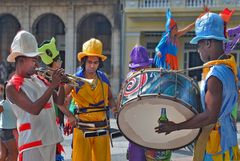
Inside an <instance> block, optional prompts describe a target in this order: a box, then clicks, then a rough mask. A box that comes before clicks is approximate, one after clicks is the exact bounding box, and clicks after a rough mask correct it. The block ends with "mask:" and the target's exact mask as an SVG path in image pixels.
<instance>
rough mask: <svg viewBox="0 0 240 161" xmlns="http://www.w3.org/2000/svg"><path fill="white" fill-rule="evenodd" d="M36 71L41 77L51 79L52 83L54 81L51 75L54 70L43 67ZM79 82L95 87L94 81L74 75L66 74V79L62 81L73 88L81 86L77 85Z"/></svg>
mask: <svg viewBox="0 0 240 161" xmlns="http://www.w3.org/2000/svg"><path fill="white" fill-rule="evenodd" d="M35 71H37V72H38V74H40V75H41V76H43V77H45V78H47V79H49V80H50V81H51V80H52V76H51V75H50V74H49V73H51V72H52V71H54V70H53V69H51V68H43V67H40V68H36V69H35ZM77 81H81V82H84V83H88V84H90V85H91V86H92V85H93V79H87V78H83V77H77V76H74V75H71V74H66V73H65V74H64V78H63V80H61V82H62V83H66V84H68V85H70V86H72V87H77V86H79V84H78V83H77Z"/></svg>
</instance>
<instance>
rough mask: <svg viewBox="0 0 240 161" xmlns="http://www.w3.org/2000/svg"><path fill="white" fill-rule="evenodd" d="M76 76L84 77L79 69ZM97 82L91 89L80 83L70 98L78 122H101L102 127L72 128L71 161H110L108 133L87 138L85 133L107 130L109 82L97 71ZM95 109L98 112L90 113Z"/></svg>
mask: <svg viewBox="0 0 240 161" xmlns="http://www.w3.org/2000/svg"><path fill="white" fill-rule="evenodd" d="M76 76H79V77H85V76H84V71H83V70H82V69H81V70H79V71H78V72H77V73H76ZM97 76H98V81H97V84H96V87H95V88H94V89H93V88H92V87H91V85H89V84H87V83H84V84H83V83H82V82H80V83H79V84H80V85H81V87H80V88H78V87H77V88H75V89H74V90H73V91H72V98H73V100H74V102H75V104H76V106H77V108H78V110H79V111H81V112H80V113H81V114H78V117H79V121H80V122H82V123H93V124H95V123H96V124H95V125H97V122H99V123H100V122H101V123H102V126H100V127H98V128H84V126H80V127H79V128H74V132H73V153H72V160H73V161H90V160H91V161H110V160H111V155H110V138H109V135H108V133H105V134H103V135H102V136H92V137H87V135H85V136H86V137H85V136H84V134H86V133H85V132H90V131H92V132H93V133H94V132H95V133H96V134H97V130H99V129H102V130H106V128H107V124H105V123H107V121H108V120H107V119H108V118H107V111H105V109H106V108H108V90H109V86H110V84H109V80H108V79H107V77H106V76H105V74H104V73H103V72H101V71H99V70H97ZM96 109H98V110H102V111H100V112H90V111H95V110H96ZM99 134H100V133H99Z"/></svg>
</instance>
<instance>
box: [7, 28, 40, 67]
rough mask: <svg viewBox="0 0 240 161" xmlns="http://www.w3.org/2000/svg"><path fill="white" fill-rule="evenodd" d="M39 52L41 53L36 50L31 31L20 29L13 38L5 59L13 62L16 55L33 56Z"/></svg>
mask: <svg viewBox="0 0 240 161" xmlns="http://www.w3.org/2000/svg"><path fill="white" fill-rule="evenodd" d="M40 54H42V53H41V52H38V47H37V41H36V39H35V37H34V36H33V35H32V34H31V33H29V32H27V31H24V30H22V31H20V32H18V33H17V35H16V36H15V37H14V39H13V42H12V45H11V53H10V55H8V57H7V61H8V62H15V58H16V57H18V56H26V57H35V56H37V55H40Z"/></svg>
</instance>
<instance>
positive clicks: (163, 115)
mask: <svg viewBox="0 0 240 161" xmlns="http://www.w3.org/2000/svg"><path fill="white" fill-rule="evenodd" d="M167 121H168V118H167V110H166V108H161V116H160V117H159V119H158V123H159V125H160V124H161V123H163V122H167Z"/></svg>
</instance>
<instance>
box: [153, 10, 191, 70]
mask: <svg viewBox="0 0 240 161" xmlns="http://www.w3.org/2000/svg"><path fill="white" fill-rule="evenodd" d="M166 19H167V22H166V25H165V27H166V31H165V33H164V34H163V36H162V38H161V40H160V41H159V43H158V45H157V46H156V48H155V52H156V54H155V57H154V64H155V66H156V67H157V68H163V69H172V70H177V69H178V59H177V53H178V47H179V38H180V37H181V36H183V35H184V34H185V33H187V32H188V31H190V30H191V29H193V27H194V23H195V22H193V23H191V24H190V25H188V26H187V27H185V28H184V29H182V30H178V26H177V23H176V21H175V20H174V19H173V17H172V13H171V11H170V9H169V8H168V9H167V11H166Z"/></svg>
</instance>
